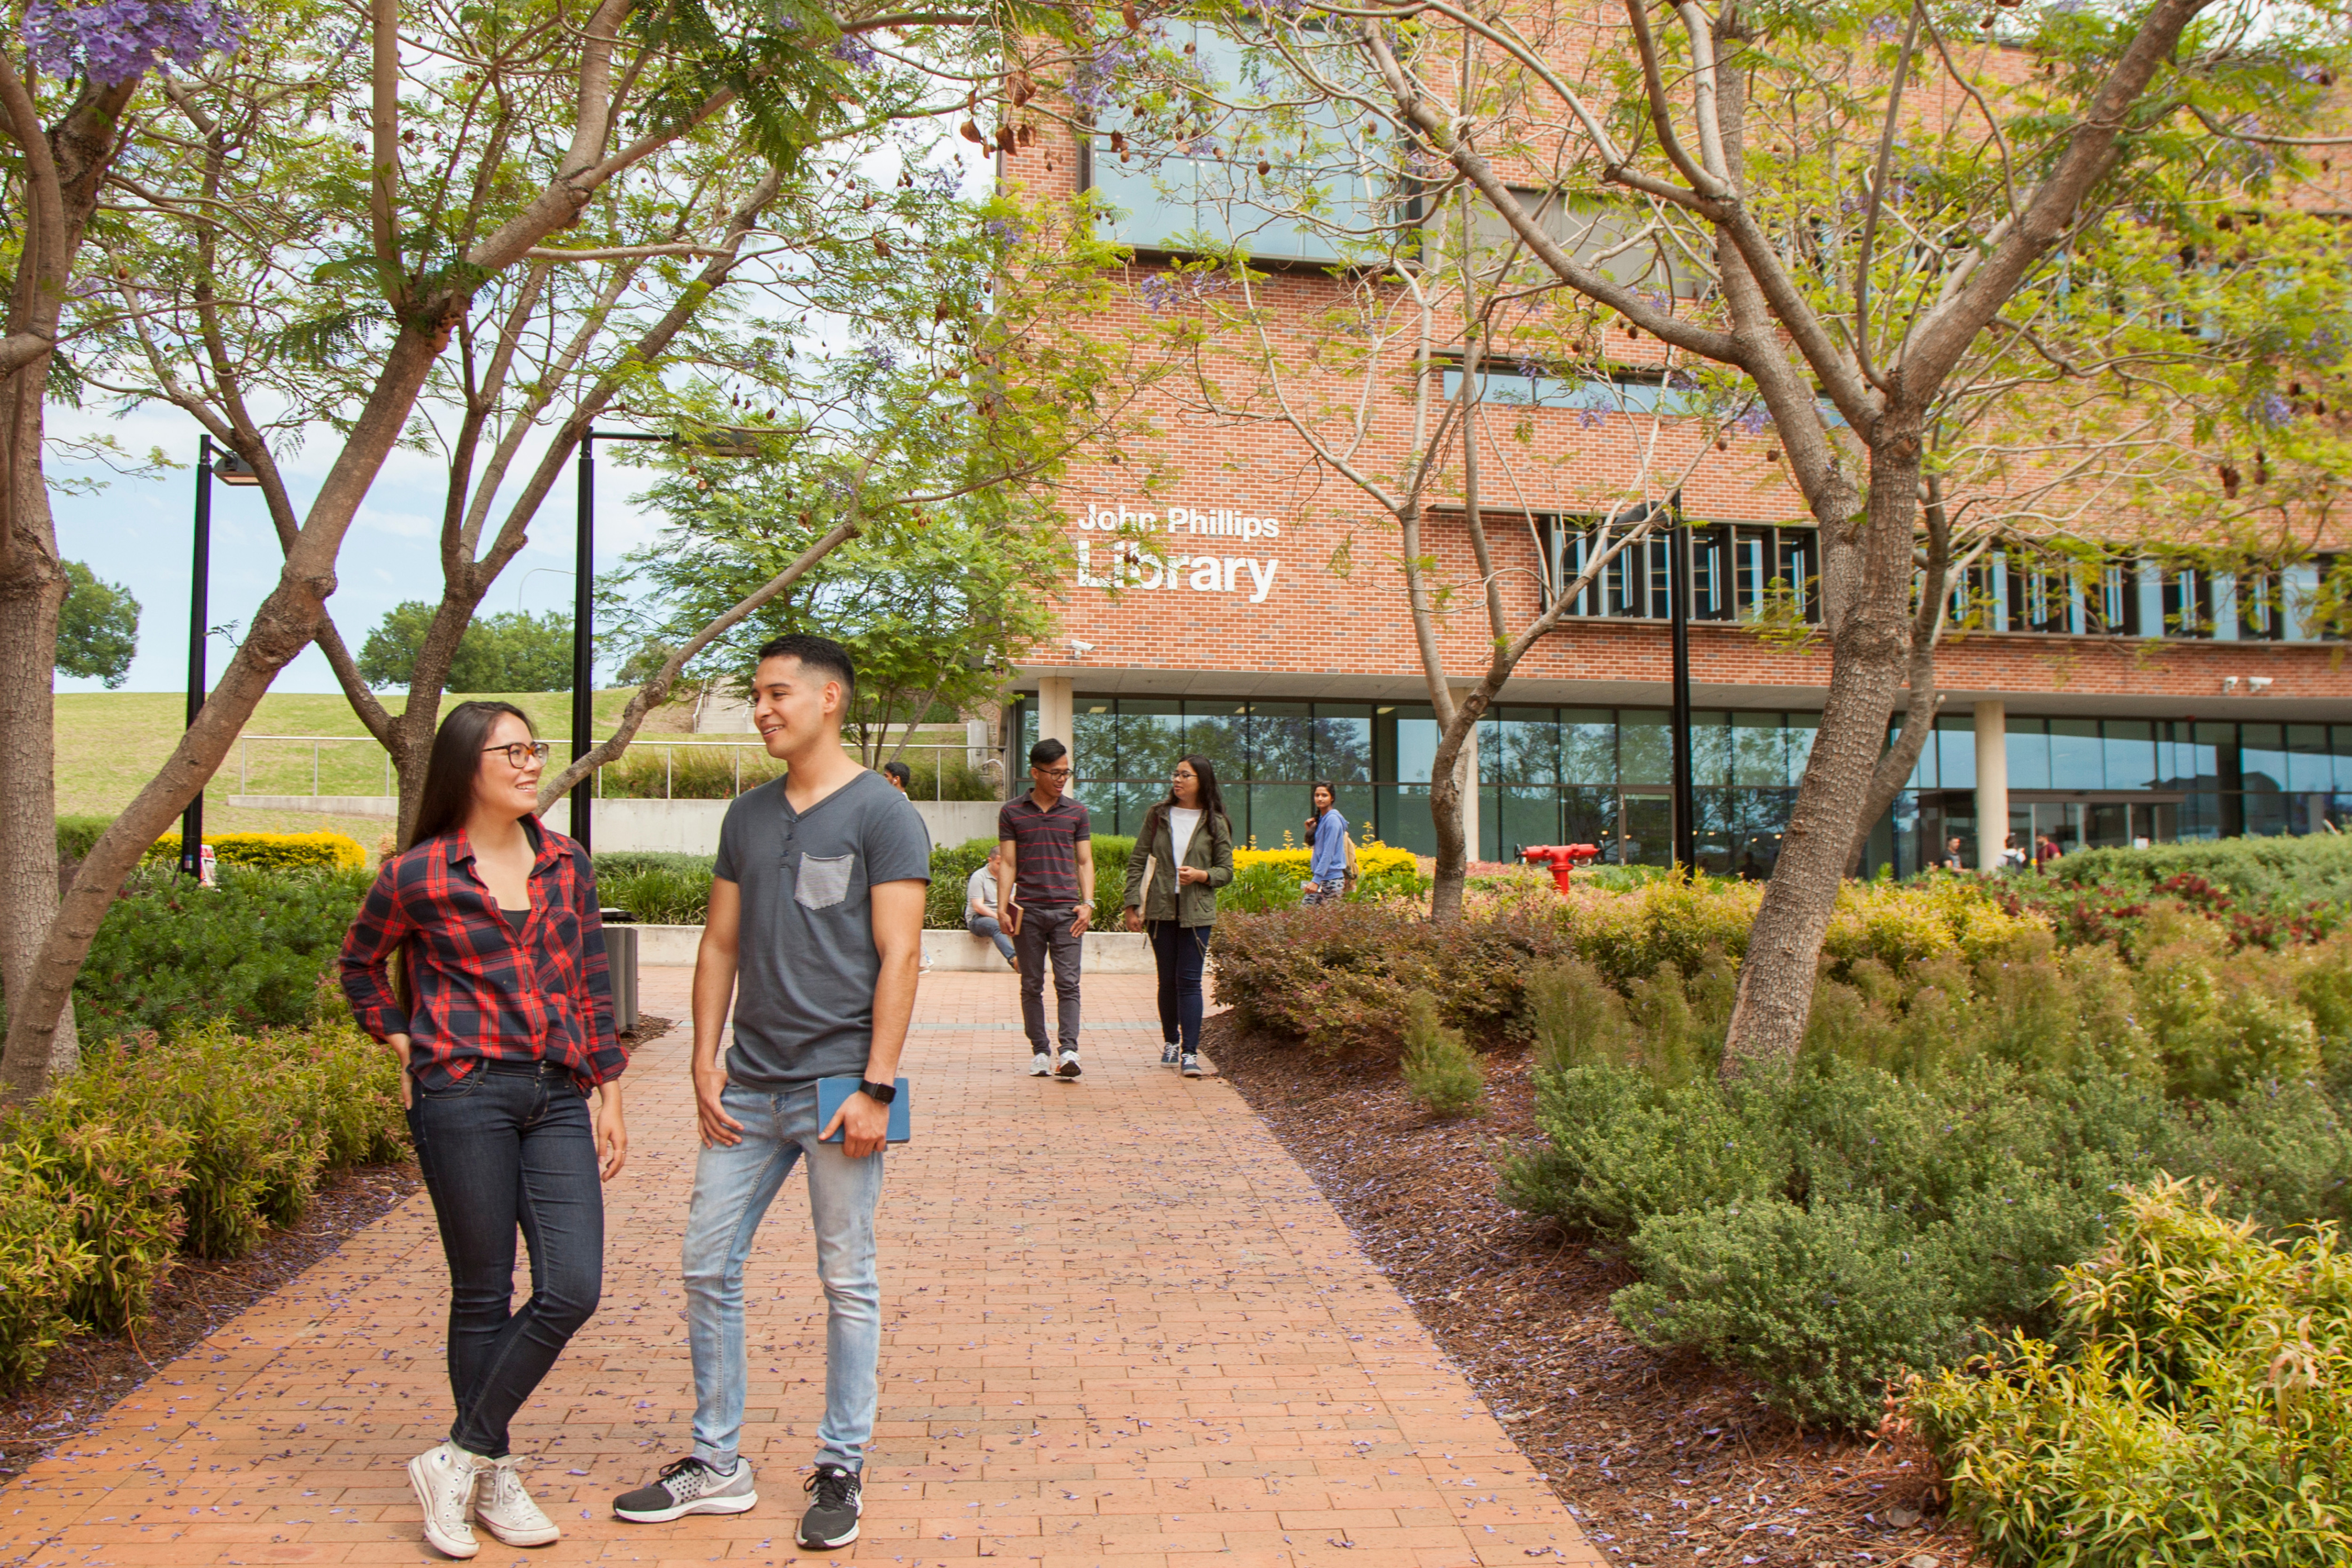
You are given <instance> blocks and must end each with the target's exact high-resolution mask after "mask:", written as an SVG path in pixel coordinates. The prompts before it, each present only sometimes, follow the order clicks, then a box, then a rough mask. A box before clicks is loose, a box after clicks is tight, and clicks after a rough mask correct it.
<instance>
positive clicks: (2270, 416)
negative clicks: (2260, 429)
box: [2246, 392, 2294, 427]
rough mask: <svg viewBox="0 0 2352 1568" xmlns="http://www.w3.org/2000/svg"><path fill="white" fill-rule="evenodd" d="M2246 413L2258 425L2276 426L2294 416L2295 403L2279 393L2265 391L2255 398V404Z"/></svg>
mask: <svg viewBox="0 0 2352 1568" xmlns="http://www.w3.org/2000/svg"><path fill="white" fill-rule="evenodd" d="M2246 415H2247V417H2249V418H2251V419H2252V420H2253V422H2254V423H2255V424H2257V425H2268V426H2273V427H2275V426H2280V425H2284V424H2285V423H2286V422H2287V421H2288V420H2289V419H2292V418H2294V405H2293V404H2292V403H2289V402H2288V401H2287V400H2286V399H2285V398H2284V396H2282V395H2279V394H2278V393H2275V392H2265V393H2263V395H2261V396H2260V397H2257V398H2255V399H2254V404H2253V406H2252V408H2249V409H2247V410H2246Z"/></svg>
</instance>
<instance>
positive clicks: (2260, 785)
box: [2238, 724, 2287, 832]
mask: <svg viewBox="0 0 2352 1568" xmlns="http://www.w3.org/2000/svg"><path fill="white" fill-rule="evenodd" d="M2238 771H2239V779H2240V787H2241V788H2243V789H2249V790H2278V789H2283V788H2284V787H2285V785H2286V779H2287V752H2286V731H2285V728H2284V726H2283V725H2278V724H2244V725H2241V726H2239V738H2238ZM2279 831H2281V832H2284V828H2281V829H2280V830H2279Z"/></svg>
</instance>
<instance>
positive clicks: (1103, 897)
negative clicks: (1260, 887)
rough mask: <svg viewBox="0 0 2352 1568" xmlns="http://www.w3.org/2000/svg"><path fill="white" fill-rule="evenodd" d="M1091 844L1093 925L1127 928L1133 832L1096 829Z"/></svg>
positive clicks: (1114, 928) (1109, 928) (1116, 929)
mask: <svg viewBox="0 0 2352 1568" xmlns="http://www.w3.org/2000/svg"><path fill="white" fill-rule="evenodd" d="M1094 844H1095V912H1094V915H1093V917H1092V918H1093V920H1094V929H1095V930H1097V931H1124V930H1126V929H1127V858H1128V857H1129V856H1130V855H1132V854H1134V853H1135V836H1134V835H1133V834H1118V833H1097V834H1096V835H1095V839H1094ZM1221 901H1222V900H1221ZM957 923H958V924H961V923H962V922H961V921H959V922H957Z"/></svg>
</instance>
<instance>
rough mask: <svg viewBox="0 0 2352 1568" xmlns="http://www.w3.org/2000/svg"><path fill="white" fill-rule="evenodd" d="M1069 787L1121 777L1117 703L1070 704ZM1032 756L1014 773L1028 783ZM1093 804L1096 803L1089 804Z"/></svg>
mask: <svg viewBox="0 0 2352 1568" xmlns="http://www.w3.org/2000/svg"><path fill="white" fill-rule="evenodd" d="M1070 708H1071V712H1070V729H1071V732H1072V733H1071V739H1072V740H1073V741H1074V742H1076V744H1075V745H1074V746H1073V747H1072V748H1071V756H1070V785H1071V787H1072V788H1073V789H1076V787H1077V786H1078V785H1080V784H1085V783H1087V782H1088V781H1090V780H1094V779H1115V778H1117V777H1118V700H1116V699H1115V698H1109V697H1080V698H1077V699H1075V700H1073V701H1072V702H1071V704H1070ZM1028 769H1029V757H1028V753H1027V752H1023V754H1022V756H1021V758H1020V766H1019V767H1018V768H1016V769H1015V770H1014V772H1016V773H1019V774H1020V775H1021V777H1022V779H1023V780H1024V782H1025V781H1026V780H1027V778H1028ZM1087 804H1088V805H1092V804H1093V803H1092V802H1091V801H1089V802H1088V803H1087Z"/></svg>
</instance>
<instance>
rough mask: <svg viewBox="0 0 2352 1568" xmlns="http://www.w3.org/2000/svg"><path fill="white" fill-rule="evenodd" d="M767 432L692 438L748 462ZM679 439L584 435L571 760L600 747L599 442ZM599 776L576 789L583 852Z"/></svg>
mask: <svg viewBox="0 0 2352 1568" xmlns="http://www.w3.org/2000/svg"><path fill="white" fill-rule="evenodd" d="M761 434H762V432H760V431H756V430H737V429H731V428H721V429H718V430H712V431H709V432H706V433H704V434H701V435H698V436H695V437H687V439H689V440H691V441H692V442H693V444H694V445H696V446H697V447H700V448H701V449H702V451H703V452H704V453H705V454H706V455H708V456H710V457H714V458H748V457H753V456H756V455H757V454H758V452H759V437H760V436H761ZM679 439H681V437H677V436H649V435H642V434H639V433H638V432H636V431H634V430H599V429H597V428H596V427H595V426H589V427H588V428H587V429H585V430H583V431H582V432H581V433H580V504H579V520H578V521H579V528H578V533H577V537H576V538H575V539H574V540H573V542H572V761H573V762H575V763H576V762H578V761H579V760H580V759H581V758H583V757H584V756H586V755H587V754H588V753H589V752H590V751H591V750H593V748H594V746H595V743H596V742H595V728H596V688H595V678H594V673H593V671H594V666H595V662H596V658H595V653H596V649H595V642H596V443H597V442H598V441H600V440H601V441H662V442H672V443H674V442H677V441H678V440H679ZM595 782H596V781H595V775H594V774H593V773H583V775H581V778H580V781H579V782H578V783H577V784H573V785H572V837H573V838H575V839H577V840H579V843H580V847H582V848H583V849H587V848H590V847H592V846H591V845H590V843H589V840H588V835H589V832H590V829H591V824H590V822H589V812H590V805H591V802H593V800H594V798H595V794H596V791H595Z"/></svg>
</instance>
